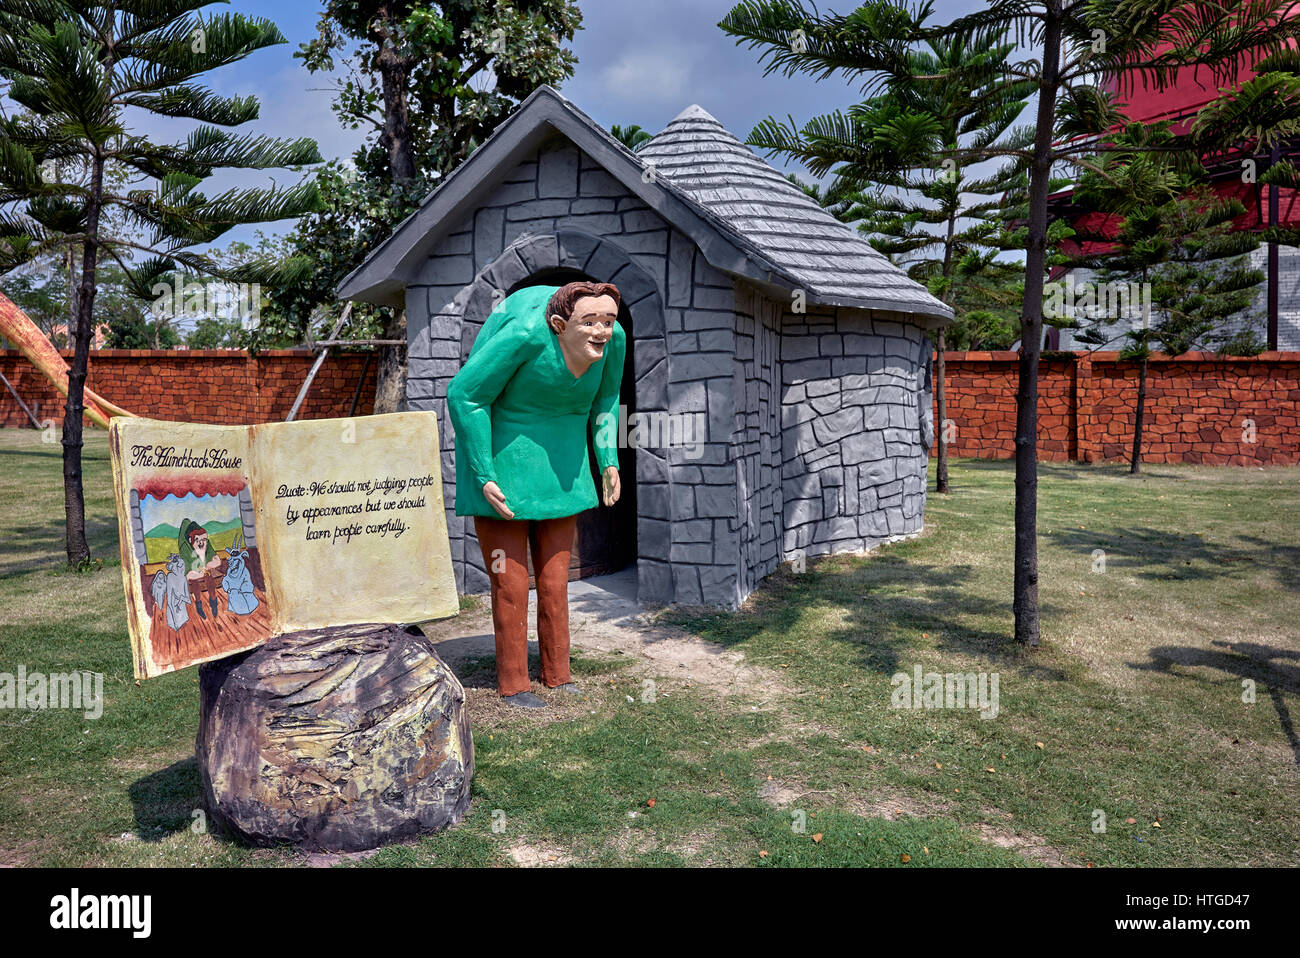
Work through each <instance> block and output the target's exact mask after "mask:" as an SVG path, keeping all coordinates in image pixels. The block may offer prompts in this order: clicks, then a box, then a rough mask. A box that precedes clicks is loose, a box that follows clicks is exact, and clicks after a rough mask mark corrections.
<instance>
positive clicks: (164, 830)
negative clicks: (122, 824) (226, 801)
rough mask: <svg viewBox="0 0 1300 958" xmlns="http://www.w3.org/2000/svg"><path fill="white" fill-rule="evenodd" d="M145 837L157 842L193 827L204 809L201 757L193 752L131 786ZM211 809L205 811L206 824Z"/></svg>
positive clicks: (138, 828)
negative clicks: (191, 754)
mask: <svg viewBox="0 0 1300 958" xmlns="http://www.w3.org/2000/svg"><path fill="white" fill-rule="evenodd" d="M127 794H129V795H130V796H131V807H132V809H133V810H134V812H135V832H136V835H137V837H139V838H140V840H141V841H146V842H157V841H161V840H162V839H164V838H166V837H167V836H169V835H174V834H176V833H177V832H181V831H184V830H185V829H187V828H189V827H191V826H192V825H193V824H194V822H195V820H196V818H195V815H194V811H195V809H203V808H204V802H203V786H202V782H201V781H200V779H199V761H198V759H197V758H194V757H193V756H191V757H190V758H186V759H182V760H181V761H179V762H173V763H172V764H171V765H168V766H167V767H166V768H164V769H160V770H158V771H156V772H153V773H152V774H150V775H146V776H145V777H144V778H141V779H137V780H136V781H134V782H132V783H131V784H130V786H128V788H127ZM206 816H207V812H206V811H204V820H205V824H206Z"/></svg>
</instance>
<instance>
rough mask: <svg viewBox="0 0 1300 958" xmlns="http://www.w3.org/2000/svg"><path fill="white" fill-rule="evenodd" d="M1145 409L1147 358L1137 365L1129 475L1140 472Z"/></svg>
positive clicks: (1143, 358) (1144, 357)
mask: <svg viewBox="0 0 1300 958" xmlns="http://www.w3.org/2000/svg"><path fill="white" fill-rule="evenodd" d="M1146 408H1147V357H1146V356H1143V357H1142V362H1141V363H1140V364H1139V365H1138V401H1137V416H1136V417H1135V418H1134V420H1133V455H1132V457H1131V458H1130V459H1129V466H1128V471H1129V475H1137V474H1138V473H1139V472H1141V471H1142V419H1143V416H1144V415H1145V413H1146Z"/></svg>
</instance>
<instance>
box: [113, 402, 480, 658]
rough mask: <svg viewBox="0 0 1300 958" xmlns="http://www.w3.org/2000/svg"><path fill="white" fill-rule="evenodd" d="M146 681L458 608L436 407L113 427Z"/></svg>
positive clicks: (137, 653)
mask: <svg viewBox="0 0 1300 958" xmlns="http://www.w3.org/2000/svg"><path fill="white" fill-rule="evenodd" d="M110 450H111V456H112V464H113V483H114V492H115V497H116V501H117V512H118V520H119V523H120V527H121V533H122V534H121V546H122V574H123V579H124V581H125V585H126V597H127V623H128V628H129V631H130V634H131V646H132V651H133V654H134V661H135V674H136V677H137V678H148V677H152V676H156V675H161V674H163V673H165V672H171V671H173V670H175V669H179V668H184V667H186V666H189V665H194V664H196V663H199V662H207V661H211V660H213V659H218V658H222V657H223V656H227V655H230V654H232V653H235V652H240V651H244V650H246V649H251V648H254V647H256V646H258V645H261V644H262V643H264V642H266V641H267V640H268V639H270V638H272V637H273V636H276V635H280V634H283V633H286V632H293V631H300V630H303V629H316V628H323V627H328V626H343V625H354V624H357V623H369V622H376V623H377V622H391V623H407V622H422V621H427V620H429V619H437V618H444V617H446V616H450V615H455V614H456V613H457V611H458V608H459V606H458V601H457V596H456V583H455V578H454V576H453V573H452V566H451V551H450V546H449V543H448V539H447V514H446V510H445V509H444V507H443V499H442V474H441V469H440V466H439V460H438V432H437V416H436V415H435V414H433V413H428V412H410V413H394V414H392V415H387V416H365V417H360V418H356V419H326V420H313V421H309V422H293V423H268V424H265V425H256V426H211V425H201V424H197V423H176V422H160V421H157V420H150V419H138V418H131V419H126V418H116V419H113V420H112V424H111V427H110Z"/></svg>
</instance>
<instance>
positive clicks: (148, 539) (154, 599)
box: [109, 418, 277, 678]
mask: <svg viewBox="0 0 1300 958" xmlns="http://www.w3.org/2000/svg"><path fill="white" fill-rule="evenodd" d="M109 437H110V438H109V445H110V451H111V456H112V466H113V485H114V498H115V500H116V503H117V513H118V537H119V541H120V545H121V553H122V577H123V581H124V584H125V587H126V597H127V625H128V630H129V632H130V634H131V645H132V653H133V659H134V662H135V674H136V677H137V678H148V677H151V676H156V675H162V674H164V673H166V672H171V671H174V670H176V669H180V668H184V667H186V666H188V665H194V664H196V663H199V662H207V661H210V660H212V659H218V658H222V657H223V656H227V655H230V654H232V653H235V652H240V651H243V650H245V649H251V648H254V647H255V646H258V645H260V644H262V643H263V642H265V641H266V640H267V639H268V638H270V637H271V636H272V635H274V634H275V629H276V625H277V616H276V609H275V605H274V602H273V600H272V599H271V596H270V593H269V591H268V588H267V582H266V576H265V574H264V568H265V562H264V555H263V552H262V549H261V545H262V543H261V542H260V541H259V538H260V537H259V535H258V531H257V528H256V522H255V518H254V508H253V498H252V481H251V477H252V469H251V463H250V461H249V459H250V446H249V431H248V427H247V426H211V425H203V424H199V423H179V422H162V421H159V420H151V419H135V418H117V419H114V420H113V421H112V425H111V429H110V432H109Z"/></svg>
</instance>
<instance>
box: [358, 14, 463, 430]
mask: <svg viewBox="0 0 1300 958" xmlns="http://www.w3.org/2000/svg"><path fill="white" fill-rule="evenodd" d="M377 19H378V20H379V22H380V23H381V24H382V25H383V28H382V32H381V37H380V42H379V53H378V56H377V58H376V62H377V63H378V64H379V73H380V85H381V88H382V91H383V97H384V132H383V134H382V136H381V141H382V142H383V144H384V146H385V148H386V149H387V151H388V173H389V177H390V179H391V181H392V182H393V183H394V184H395V185H396V184H399V183H404V182H408V181H410V180H413V179H415V154H414V152H413V149H412V146H411V127H410V119H411V114H410V95H409V86H410V77H409V76H408V73H407V71H408V70H409V69H410V67H411V64H409V63H407V62H406V60H405V59H404V58H402V57H401V56H399V55H398V53H397V47H396V46H395V45H394V44H395V42H396V37H395V33H396V27H397V23H396V18H395V15H394V12H393V10H392V8H391V7H390V6H389V5H388V4H383V5H382V6H380V8H379V11H378V18H377ZM452 99H453V100H454V97H453V98H452ZM382 338H384V339H405V338H406V312H405V311H404V310H395V311H394V313H393V316H392V318H390V319H389V320H388V322H387V323H385V324H384V332H383V337H382ZM405 401H406V349H405V348H404V347H402V346H380V347H379V366H378V368H377V369H376V370H375V409H374V411H375V412H376V413H386V412H397V411H399V410H401V409H403V408H404V404H405Z"/></svg>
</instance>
